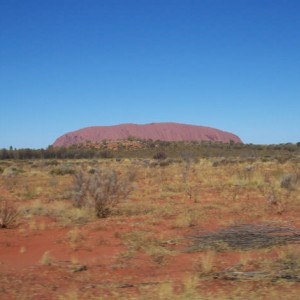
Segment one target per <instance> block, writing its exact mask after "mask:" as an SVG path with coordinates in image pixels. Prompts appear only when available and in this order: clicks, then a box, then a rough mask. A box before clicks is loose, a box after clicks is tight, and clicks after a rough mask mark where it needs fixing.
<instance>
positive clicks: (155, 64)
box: [0, 0, 300, 148]
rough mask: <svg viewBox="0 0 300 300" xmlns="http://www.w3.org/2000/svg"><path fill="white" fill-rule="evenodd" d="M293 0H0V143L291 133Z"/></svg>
mask: <svg viewBox="0 0 300 300" xmlns="http://www.w3.org/2000/svg"><path fill="white" fill-rule="evenodd" d="M299 16H300V1H298V0H226V1H225V0H80V1H79V0H51V1H48V0H26V1H23V0H0V45H1V46H0V105H1V106H0V107H1V110H0V111H1V115H0V148H8V147H9V146H13V147H16V148H27V147H29V148H45V147H47V146H48V145H50V144H52V143H53V142H54V140H55V139H56V138H57V137H58V136H60V135H62V134H64V133H66V132H69V131H73V130H76V129H79V128H82V127H87V126H94V125H113V124H120V123H142V124H143V123H150V122H179V123H188V124H195V125H204V126H210V127H215V128H218V129H221V130H225V131H230V132H233V133H235V134H237V135H239V136H240V137H241V138H242V140H243V141H244V142H246V143H259V144H269V143H286V142H299V141H300V130H299V129H300V117H299V115H300V17H299Z"/></svg>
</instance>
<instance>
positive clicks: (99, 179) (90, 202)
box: [73, 169, 131, 218]
mask: <svg viewBox="0 0 300 300" xmlns="http://www.w3.org/2000/svg"><path fill="white" fill-rule="evenodd" d="M73 188H74V201H75V206H77V207H82V206H93V207H94V209H95V214H96V216H97V217H98V218H105V217H107V216H109V215H110V214H111V212H112V210H113V208H114V207H115V206H116V205H117V204H118V203H119V202H120V201H122V200H124V199H126V197H127V196H128V195H129V193H130V192H131V184H130V183H129V181H128V179H127V178H124V177H120V176H119V175H118V174H117V172H116V171H115V170H109V169H95V172H94V173H92V174H91V173H88V172H84V171H83V170H79V171H78V172H76V173H75V174H74V185H73Z"/></svg>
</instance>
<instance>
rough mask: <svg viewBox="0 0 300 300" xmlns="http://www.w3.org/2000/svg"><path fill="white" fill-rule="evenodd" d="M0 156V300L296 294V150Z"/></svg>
mask: <svg viewBox="0 0 300 300" xmlns="http://www.w3.org/2000/svg"><path fill="white" fill-rule="evenodd" d="M155 158H156V159H152V158H149V159H146V158H119V159H116V158H97V159H64V160H60V159H33V160H1V161H0V173H1V175H0V189H1V194H0V227H1V228H0V270H1V272H0V295H1V296H0V298H1V299H61V300H62V299H297V298H298V297H299V296H298V295H299V294H300V249H299V241H300V194H299V191H300V170H299V166H300V159H299V156H294V157H292V158H289V159H284V160H280V159H273V158H271V157H270V158H268V159H261V158H259V157H258V158H255V159H246V158H240V159H239V158H236V159H228V158H214V157H211V158H199V157H188V156H186V157H181V158H177V159H175V158H172V159H170V158H166V157H163V155H157V157H155Z"/></svg>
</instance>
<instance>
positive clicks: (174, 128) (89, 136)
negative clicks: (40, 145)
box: [53, 123, 242, 147]
mask: <svg viewBox="0 0 300 300" xmlns="http://www.w3.org/2000/svg"><path fill="white" fill-rule="evenodd" d="M130 137H135V138H139V139H144V140H150V139H151V140H162V141H215V142H224V143H229V142H230V141H234V142H235V143H241V142H242V141H241V139H240V138H239V137H238V136H237V135H234V134H232V133H229V132H225V131H222V130H219V129H215V128H210V127H205V126H196V125H188V124H179V123H151V124H144V125H138V124H120V125H114V126H93V127H87V128H82V129H79V130H76V131H72V132H69V133H66V134H64V135H62V136H61V137H59V138H58V139H57V140H56V141H55V142H54V143H53V146H54V147H61V146H70V145H73V144H80V143H85V142H87V141H90V142H101V141H103V140H113V141H117V140H124V139H128V138H130Z"/></svg>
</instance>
